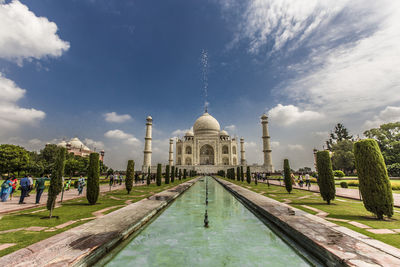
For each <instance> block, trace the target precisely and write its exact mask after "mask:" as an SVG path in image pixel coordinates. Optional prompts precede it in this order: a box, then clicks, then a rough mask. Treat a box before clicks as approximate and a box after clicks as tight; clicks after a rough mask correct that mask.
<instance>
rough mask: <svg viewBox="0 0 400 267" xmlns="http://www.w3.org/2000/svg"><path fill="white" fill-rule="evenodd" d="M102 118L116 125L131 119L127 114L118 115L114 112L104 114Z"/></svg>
mask: <svg viewBox="0 0 400 267" xmlns="http://www.w3.org/2000/svg"><path fill="white" fill-rule="evenodd" d="M104 118H105V120H106V121H107V122H117V123H121V122H125V121H128V120H130V119H132V117H131V116H130V115H129V114H121V115H119V114H117V113H115V112H109V113H106V114H104Z"/></svg>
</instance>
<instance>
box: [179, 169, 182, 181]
mask: <svg viewBox="0 0 400 267" xmlns="http://www.w3.org/2000/svg"><path fill="white" fill-rule="evenodd" d="M179 180H182V169H179Z"/></svg>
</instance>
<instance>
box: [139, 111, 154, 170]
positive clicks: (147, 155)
mask: <svg viewBox="0 0 400 267" xmlns="http://www.w3.org/2000/svg"><path fill="white" fill-rule="evenodd" d="M146 121H147V122H146V137H145V138H144V151H143V154H144V158H143V168H142V171H143V172H144V173H147V170H148V168H149V167H151V153H152V152H151V130H152V126H153V118H152V117H151V116H148V117H147V119H146Z"/></svg>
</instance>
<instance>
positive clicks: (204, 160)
mask: <svg viewBox="0 0 400 267" xmlns="http://www.w3.org/2000/svg"><path fill="white" fill-rule="evenodd" d="M200 165H214V149H213V148H212V146H210V145H204V146H202V147H201V148H200Z"/></svg>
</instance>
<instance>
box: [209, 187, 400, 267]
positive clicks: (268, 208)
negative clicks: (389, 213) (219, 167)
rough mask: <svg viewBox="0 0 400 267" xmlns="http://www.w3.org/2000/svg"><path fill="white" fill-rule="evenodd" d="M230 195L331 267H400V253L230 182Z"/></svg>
mask: <svg viewBox="0 0 400 267" xmlns="http://www.w3.org/2000/svg"><path fill="white" fill-rule="evenodd" d="M217 180H218V181H219V182H220V183H221V184H222V185H223V186H224V187H225V188H226V189H227V190H228V191H230V192H232V193H233V194H234V195H235V196H236V197H237V198H239V199H240V200H242V201H243V202H244V203H246V204H247V205H248V206H249V207H250V208H251V209H252V210H253V211H255V212H256V213H258V214H259V215H260V216H262V217H264V218H266V219H267V220H268V221H270V222H271V223H272V224H274V225H275V226H276V227H278V228H279V229H280V230H281V231H283V232H284V233H286V234H287V235H288V236H290V237H291V238H292V239H294V240H295V241H297V243H298V244H301V245H302V246H303V248H305V249H307V250H308V251H309V252H310V253H311V254H313V255H315V256H316V257H317V258H319V259H320V260H321V261H322V262H323V263H324V264H325V265H328V266H343V265H347V266H360V267H364V266H400V250H399V249H397V248H395V247H393V246H390V245H388V244H385V243H383V242H381V241H378V240H375V239H372V238H370V237H368V236H366V235H363V234H360V233H357V232H355V231H353V230H350V229H348V228H346V227H342V226H339V225H337V224H335V223H332V222H329V221H327V220H325V219H323V218H321V217H318V216H315V215H312V214H310V213H307V212H304V211H302V210H299V209H296V208H293V207H291V206H289V205H286V204H284V203H281V202H279V201H276V200H274V199H271V198H268V197H265V196H262V195H259V194H258V193H256V192H253V191H250V190H248V189H246V188H243V187H241V186H238V185H235V184H232V183H230V182H228V181H225V180H222V179H217Z"/></svg>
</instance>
